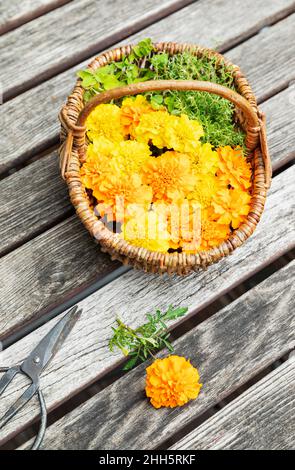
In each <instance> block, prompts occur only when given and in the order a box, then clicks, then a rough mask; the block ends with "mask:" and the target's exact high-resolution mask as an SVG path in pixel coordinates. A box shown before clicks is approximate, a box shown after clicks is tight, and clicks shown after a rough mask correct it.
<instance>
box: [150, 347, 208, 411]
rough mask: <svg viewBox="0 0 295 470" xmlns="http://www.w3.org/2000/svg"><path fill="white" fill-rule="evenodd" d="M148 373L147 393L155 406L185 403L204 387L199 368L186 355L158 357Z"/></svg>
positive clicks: (173, 405)
mask: <svg viewBox="0 0 295 470" xmlns="http://www.w3.org/2000/svg"><path fill="white" fill-rule="evenodd" d="M146 373H147V376H146V387H145V391H146V395H147V397H149V398H150V399H151V404H152V405H153V406H154V407H155V408H161V407H162V406H165V407H169V408H174V407H176V406H182V405H185V404H186V403H187V402H188V401H189V400H193V399H195V398H197V396H198V395H199V393H200V389H201V387H202V384H200V383H199V379H200V376H199V373H198V370H197V369H196V368H195V367H193V366H192V364H191V363H190V361H187V360H186V359H185V358H184V357H179V356H169V357H166V358H164V359H156V360H155V362H153V364H152V365H150V366H149V367H147V369H146Z"/></svg>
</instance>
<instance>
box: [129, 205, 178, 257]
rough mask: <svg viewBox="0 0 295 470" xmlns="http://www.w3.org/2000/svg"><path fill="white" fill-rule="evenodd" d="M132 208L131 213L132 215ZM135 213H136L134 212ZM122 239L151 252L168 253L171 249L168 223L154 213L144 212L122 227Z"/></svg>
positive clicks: (139, 212)
mask: <svg viewBox="0 0 295 470" xmlns="http://www.w3.org/2000/svg"><path fill="white" fill-rule="evenodd" d="M132 210H133V209H132V208H131V209H130V211H129V213H132ZM133 213H134V212H133ZM121 236H122V238H124V239H125V240H126V241H128V242H130V243H132V244H133V245H136V246H141V247H143V248H147V249H148V250H151V251H159V252H161V253H162V252H167V250H168V249H169V248H170V245H169V239H170V234H169V233H168V231H167V223H166V222H165V220H164V219H163V218H162V217H160V216H159V215H158V214H157V213H156V212H154V211H142V209H141V208H139V210H138V212H137V214H136V213H135V216H134V217H133V218H130V219H129V220H128V221H127V222H126V223H125V224H124V225H122V234H121Z"/></svg>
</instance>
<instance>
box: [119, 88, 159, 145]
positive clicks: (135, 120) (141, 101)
mask: <svg viewBox="0 0 295 470" xmlns="http://www.w3.org/2000/svg"><path fill="white" fill-rule="evenodd" d="M153 112H154V109H153V108H152V106H151V105H150V103H149V102H148V101H147V100H146V99H145V97H144V96H142V95H137V96H136V97H135V98H131V97H130V98H125V99H124V100H123V103H122V107H121V124H122V126H123V129H124V132H125V134H126V135H128V134H129V135H131V136H132V137H134V132H135V128H136V127H137V126H138V124H139V121H140V118H141V116H142V115H143V114H145V113H153Z"/></svg>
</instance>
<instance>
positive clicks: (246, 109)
mask: <svg viewBox="0 0 295 470" xmlns="http://www.w3.org/2000/svg"><path fill="white" fill-rule="evenodd" d="M165 90H180V91H205V92H208V93H214V94H216V95H219V96H221V97H222V98H226V99H228V100H229V101H231V102H232V103H233V104H234V105H235V106H237V107H238V108H239V109H240V110H241V111H242V112H243V114H244V116H245V118H246V123H247V125H246V146H247V148H248V149H249V150H250V151H251V150H254V149H255V148H256V147H257V144H258V141H259V137H260V135H261V133H262V132H264V134H265V128H264V127H265V123H264V121H263V120H262V119H259V117H258V115H257V110H256V109H255V108H253V107H252V106H251V104H250V103H249V101H248V100H246V98H244V97H243V96H241V95H240V94H239V93H237V92H236V91H234V90H231V89H229V88H227V87H225V86H222V85H218V84H216V83H211V82H205V81H197V80H150V81H146V82H138V83H132V84H130V85H126V86H122V87H117V88H112V89H111V90H107V91H104V92H102V93H100V94H98V95H96V96H94V97H93V98H91V99H90V100H89V101H88V103H87V104H86V105H85V106H84V108H83V109H82V110H81V112H80V114H79V116H78V119H77V122H76V125H75V127H76V129H77V132H78V133H77V138H78V145H77V146H78V148H79V149H82V148H83V149H84V146H85V122H86V119H87V117H88V115H89V114H90V113H91V111H92V110H93V109H94V108H95V107H96V106H97V105H99V104H102V103H108V102H110V101H111V100H116V99H119V98H123V97H124V96H130V95H137V94H139V93H145V92H149V91H165ZM262 128H263V131H262ZM82 129H84V132H81V130H82ZM74 134H76V132H75V131H74ZM82 152H83V150H82ZM263 158H264V159H265V162H264V163H265V169H266V183H267V186H269V182H270V177H271V171H270V168H271V166H270V158H269V153H268V151H266V152H264V155H263Z"/></svg>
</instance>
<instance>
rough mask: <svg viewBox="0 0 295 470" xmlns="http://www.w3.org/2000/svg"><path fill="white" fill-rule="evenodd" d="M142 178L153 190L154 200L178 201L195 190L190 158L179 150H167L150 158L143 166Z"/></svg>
mask: <svg viewBox="0 0 295 470" xmlns="http://www.w3.org/2000/svg"><path fill="white" fill-rule="evenodd" d="M142 179H143V182H144V183H145V184H148V185H150V187H151V188H152V190H153V198H154V200H155V201H156V200H158V199H162V200H163V201H168V202H177V201H179V200H181V199H183V198H184V197H185V196H186V195H187V194H188V193H189V192H190V191H192V190H193V187H194V183H195V178H194V176H193V175H192V174H191V166H190V159H189V157H188V156H187V155H183V154H180V153H178V152H173V151H169V152H165V153H163V154H162V155H160V156H159V157H157V158H150V159H149V160H148V161H147V162H146V164H145V165H144V166H143V168H142Z"/></svg>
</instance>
